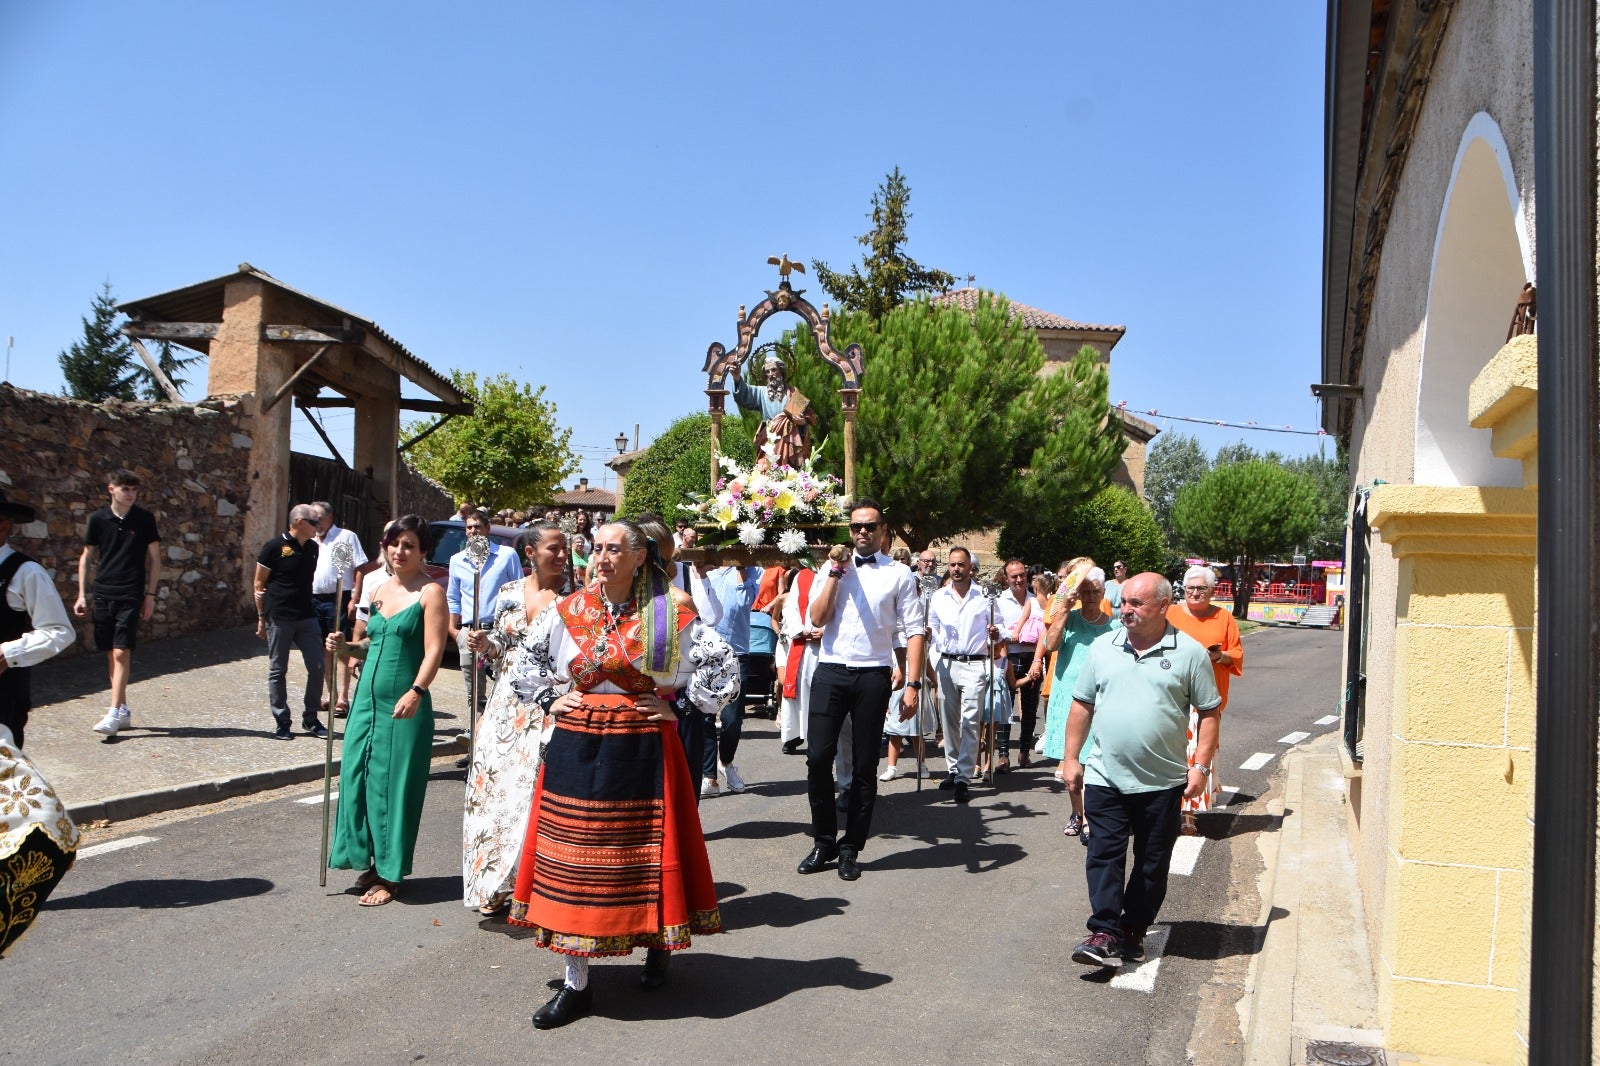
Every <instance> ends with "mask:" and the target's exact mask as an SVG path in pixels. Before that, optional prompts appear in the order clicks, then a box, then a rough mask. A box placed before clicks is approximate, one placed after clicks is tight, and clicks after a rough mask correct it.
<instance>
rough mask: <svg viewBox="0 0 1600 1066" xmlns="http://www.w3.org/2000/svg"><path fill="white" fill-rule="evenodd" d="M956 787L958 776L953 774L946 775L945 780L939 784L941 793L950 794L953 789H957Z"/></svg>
mask: <svg viewBox="0 0 1600 1066" xmlns="http://www.w3.org/2000/svg"><path fill="white" fill-rule="evenodd" d="M955 787H956V775H955V774H953V773H952V774H946V775H945V776H944V779H943V780H941V781H940V782H939V791H940V792H949V791H950V790H951V789H952V788H955Z"/></svg>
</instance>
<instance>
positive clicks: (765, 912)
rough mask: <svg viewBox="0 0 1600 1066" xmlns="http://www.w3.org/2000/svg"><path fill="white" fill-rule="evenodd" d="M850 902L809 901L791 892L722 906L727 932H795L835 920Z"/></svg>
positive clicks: (828, 898)
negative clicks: (800, 927)
mask: <svg viewBox="0 0 1600 1066" xmlns="http://www.w3.org/2000/svg"><path fill="white" fill-rule="evenodd" d="M847 906H849V900H846V899H842V898H840V897H838V896H819V897H817V898H815V899H808V898H805V897H802V896H795V895H791V894H790V893H788V892H761V893H758V894H756V895H754V896H740V897H738V898H737V899H725V900H723V901H722V903H721V904H720V907H721V910H722V925H723V927H724V928H725V929H728V930H730V931H731V930H735V929H753V928H755V927H756V926H762V925H766V926H771V927H772V928H774V929H792V928H794V927H795V926H797V925H805V924H806V923H807V922H814V921H816V920H817V919H819V918H836V917H838V916H839V915H841V914H843V913H844V909H845V907H847Z"/></svg>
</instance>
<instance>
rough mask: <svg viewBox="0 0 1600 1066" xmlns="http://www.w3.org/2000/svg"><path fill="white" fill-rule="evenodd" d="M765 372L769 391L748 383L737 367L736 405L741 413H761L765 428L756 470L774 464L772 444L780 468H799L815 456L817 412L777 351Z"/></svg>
mask: <svg viewBox="0 0 1600 1066" xmlns="http://www.w3.org/2000/svg"><path fill="white" fill-rule="evenodd" d="M762 369H763V371H764V373H765V375H766V379H767V387H766V388H765V389H760V388H756V387H755V386H753V385H748V384H746V383H745V380H744V377H743V376H742V375H741V374H740V372H739V364H738V363H734V364H733V400H734V402H735V403H737V404H738V405H739V407H740V409H741V410H745V411H759V412H761V428H760V429H758V430H756V438H755V441H756V452H757V453H758V457H757V459H756V469H757V470H765V469H766V468H767V467H768V465H770V464H769V461H768V459H767V455H766V450H767V446H768V445H769V444H770V445H771V448H772V453H773V455H774V456H775V457H776V460H777V465H779V466H791V467H795V468H798V467H800V466H801V465H802V464H803V463H804V462H805V461H806V459H807V458H808V457H810V455H811V427H812V426H814V425H816V424H817V412H816V411H814V410H812V409H811V401H810V400H808V399H806V397H805V394H804V393H802V392H801V391H800V390H799V389H797V388H795V387H794V386H793V385H791V384H789V372H788V368H786V367H785V366H784V364H783V359H782V358H780V357H779V355H778V353H777V352H775V351H769V352H767V358H766V360H765V362H764V363H763V364H762Z"/></svg>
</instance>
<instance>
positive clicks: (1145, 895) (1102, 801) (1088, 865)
mask: <svg viewBox="0 0 1600 1066" xmlns="http://www.w3.org/2000/svg"><path fill="white" fill-rule="evenodd" d="M1182 799H1183V786H1182V785H1178V786H1176V787H1175V788H1164V789H1161V790H1160V791H1158V792H1119V791H1117V790H1116V789H1114V788H1111V787H1109V786H1106V785H1084V786H1083V814H1084V817H1085V818H1086V819H1088V822H1089V829H1090V832H1089V854H1088V856H1087V857H1086V858H1085V859H1084V862H1083V871H1084V874H1085V875H1086V876H1087V877H1088V880H1089V906H1090V908H1091V909H1092V910H1093V913H1092V914H1091V915H1090V916H1089V931H1090V932H1091V933H1110V934H1111V935H1112V936H1115V937H1121V936H1122V932H1123V930H1124V929H1128V930H1131V931H1133V932H1135V933H1138V934H1140V935H1141V936H1142V935H1143V934H1144V931H1145V930H1146V929H1148V928H1149V927H1150V923H1151V922H1153V921H1155V920H1156V913H1157V912H1158V911H1160V910H1161V904H1162V902H1163V901H1165V900H1166V898H1167V869H1168V867H1169V865H1170V864H1171V862H1172V845H1173V844H1175V843H1176V842H1177V840H1178V824H1179V817H1178V807H1179V803H1180V801H1181V800H1182ZM1129 837H1132V838H1133V873H1132V875H1131V876H1125V866H1126V863H1127V858H1128V839H1129Z"/></svg>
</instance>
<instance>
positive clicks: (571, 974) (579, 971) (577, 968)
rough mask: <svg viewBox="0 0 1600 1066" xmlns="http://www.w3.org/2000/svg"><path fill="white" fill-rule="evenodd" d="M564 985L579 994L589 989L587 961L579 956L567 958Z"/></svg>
mask: <svg viewBox="0 0 1600 1066" xmlns="http://www.w3.org/2000/svg"><path fill="white" fill-rule="evenodd" d="M566 983H567V987H568V988H572V989H576V990H577V991H579V992H582V991H583V990H584V989H585V988H588V987H589V960H588V959H586V958H583V957H582V956H579V955H568V956H567V977H566Z"/></svg>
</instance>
